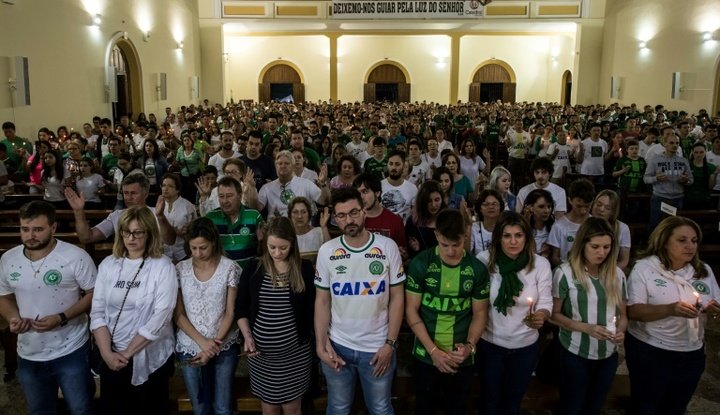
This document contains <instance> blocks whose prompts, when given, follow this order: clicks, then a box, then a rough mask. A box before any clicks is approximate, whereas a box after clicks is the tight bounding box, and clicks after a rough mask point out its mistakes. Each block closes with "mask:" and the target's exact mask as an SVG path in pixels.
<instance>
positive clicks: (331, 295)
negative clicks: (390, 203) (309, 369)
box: [315, 188, 405, 415]
mask: <svg viewBox="0 0 720 415" xmlns="http://www.w3.org/2000/svg"><path fill="white" fill-rule="evenodd" d="M332 206H333V209H334V214H335V220H336V221H337V224H338V226H339V227H340V230H341V231H342V233H343V234H342V236H339V237H337V238H335V239H332V240H330V241H328V242H326V243H324V244H323V245H322V246H321V247H320V250H319V251H318V256H317V271H316V277H315V286H316V287H317V293H316V301H315V336H316V348H317V355H318V357H319V358H320V360H321V361H322V370H323V373H324V375H325V380H326V383H327V388H328V413H333V414H349V413H350V410H351V409H352V405H353V400H354V398H355V383H356V380H357V377H360V384H361V385H362V388H363V394H364V396H365V406H366V407H367V408H368V410H369V412H370V413H371V414H383V415H388V414H389V415H392V414H393V413H394V412H393V407H392V405H391V403H390V391H391V386H392V380H393V374H394V372H395V368H396V365H397V361H396V356H395V350H396V349H397V338H398V332H399V330H400V324H401V322H402V318H403V312H404V293H403V288H404V287H403V283H404V281H405V272H404V270H403V267H402V260H401V259H400V252H399V250H398V247H397V245H396V244H395V242H394V241H393V240H392V239H390V238H387V237H385V236H382V235H378V234H373V233H370V232H369V231H368V230H367V229H365V226H364V222H365V212H364V211H363V201H362V197H361V196H360V193H359V192H358V190H357V189H354V188H345V189H339V190H336V191H335V192H334V193H333V199H332Z"/></svg>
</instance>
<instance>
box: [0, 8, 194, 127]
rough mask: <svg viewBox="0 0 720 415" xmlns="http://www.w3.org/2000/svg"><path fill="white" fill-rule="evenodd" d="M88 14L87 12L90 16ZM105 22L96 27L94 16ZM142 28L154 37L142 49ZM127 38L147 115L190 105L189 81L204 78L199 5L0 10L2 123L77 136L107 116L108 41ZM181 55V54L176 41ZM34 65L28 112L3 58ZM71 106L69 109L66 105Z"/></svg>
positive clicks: (0, 106) (31, 72) (30, 69)
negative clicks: (161, 78) (62, 129)
mask: <svg viewBox="0 0 720 415" xmlns="http://www.w3.org/2000/svg"><path fill="white" fill-rule="evenodd" d="M89 10H90V11H89ZM94 13H100V14H101V15H102V23H101V25H100V27H99V28H96V27H92V26H91V24H92V15H93V14H94ZM140 26H145V27H146V28H147V29H149V30H150V32H151V35H150V39H149V42H144V41H143V39H142V32H141V30H140ZM121 31H126V32H127V33H128V39H129V40H130V41H131V42H132V43H133V44H134V45H135V48H136V50H137V52H138V54H139V57H140V61H141V62H142V84H143V95H144V110H145V112H156V113H157V112H163V109H164V108H165V107H166V106H171V107H176V106H179V105H182V104H187V103H188V102H190V81H189V78H190V76H193V75H201V73H200V70H201V67H200V54H199V33H198V19H197V3H196V2H195V1H194V0H181V1H173V0H152V1H151V0H130V1H110V0H104V1H103V0H82V1H81V0H34V1H17V2H16V3H15V4H14V5H8V4H4V3H0V56H1V57H4V59H0V67H1V68H0V76H2V87H1V88H0V120H2V121H6V120H12V121H14V122H15V124H16V125H17V129H18V133H19V134H20V135H22V136H25V137H31V138H34V137H35V136H36V133H37V130H38V129H39V128H40V127H45V126H47V127H49V128H51V129H55V128H57V127H58V126H59V125H61V124H64V125H67V126H68V127H74V128H75V129H79V128H80V127H82V123H84V122H90V121H91V118H92V116H93V115H100V116H103V117H104V116H108V117H109V116H110V115H111V112H110V107H109V104H107V103H106V102H105V101H106V100H105V92H104V84H105V72H104V68H105V56H106V51H107V49H108V45H109V43H110V39H111V38H112V37H113V35H114V34H116V33H117V32H121ZM175 38H177V39H178V40H182V41H183V42H184V49H183V50H182V51H176V50H175V45H176V40H175ZM11 56H26V57H28V58H29V71H30V76H29V78H30V93H31V105H30V106H24V107H16V108H12V106H11V100H10V97H9V95H10V93H9V92H8V89H7V88H6V87H5V82H6V80H7V75H8V70H7V67H6V62H7V61H8V59H7V58H6V57H11ZM159 72H165V73H167V82H168V99H167V101H162V102H160V101H158V99H157V95H156V93H155V85H156V80H155V79H156V74H157V73H159ZM68 102H69V103H71V104H72V105H68Z"/></svg>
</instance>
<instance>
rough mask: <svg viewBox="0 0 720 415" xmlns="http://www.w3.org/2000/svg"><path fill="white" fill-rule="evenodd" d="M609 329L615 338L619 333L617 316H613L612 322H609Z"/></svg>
mask: <svg viewBox="0 0 720 415" xmlns="http://www.w3.org/2000/svg"><path fill="white" fill-rule="evenodd" d="M607 329H608V331H610V332H611V333H612V335H613V336H614V335H615V334H616V333H617V316H613V318H612V321H608V323H607Z"/></svg>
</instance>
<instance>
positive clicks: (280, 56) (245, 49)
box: [225, 34, 330, 101]
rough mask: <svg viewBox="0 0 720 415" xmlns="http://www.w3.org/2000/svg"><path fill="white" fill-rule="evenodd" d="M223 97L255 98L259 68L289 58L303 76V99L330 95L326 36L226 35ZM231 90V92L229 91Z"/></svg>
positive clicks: (328, 53)
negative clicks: (226, 57)
mask: <svg viewBox="0 0 720 415" xmlns="http://www.w3.org/2000/svg"><path fill="white" fill-rule="evenodd" d="M225 52H226V53H227V54H228V62H227V63H226V64H225V74H226V75H225V78H226V83H225V100H226V101H229V100H230V97H231V96H232V98H233V99H234V100H235V101H237V100H241V99H252V100H255V101H257V100H258V83H259V76H260V72H261V71H262V69H263V68H264V67H265V66H267V65H268V64H270V63H272V62H273V61H276V60H283V61H289V62H291V63H292V64H294V65H295V66H297V67H298V68H299V69H300V72H302V73H301V77H303V78H304V79H305V100H306V101H317V100H328V99H329V97H330V83H329V81H328V80H329V79H330V66H329V65H330V64H329V62H330V60H329V58H330V41H329V39H328V38H327V37H326V36H242V35H232V34H226V35H225ZM231 91H232V94H231Z"/></svg>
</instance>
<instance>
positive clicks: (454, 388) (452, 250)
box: [405, 209, 490, 415]
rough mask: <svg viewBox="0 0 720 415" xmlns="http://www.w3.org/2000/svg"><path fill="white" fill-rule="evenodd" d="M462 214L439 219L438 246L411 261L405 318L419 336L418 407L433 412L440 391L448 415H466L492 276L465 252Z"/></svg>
mask: <svg viewBox="0 0 720 415" xmlns="http://www.w3.org/2000/svg"><path fill="white" fill-rule="evenodd" d="M464 224H465V221H464V219H463V216H462V214H461V213H460V212H459V211H457V210H454V209H447V210H444V211H442V212H440V214H439V215H438V217H437V220H436V224H435V236H436V238H437V241H438V245H437V246H436V247H433V248H430V249H428V250H425V251H423V252H421V253H420V254H418V256H416V257H415V259H413V260H412V262H411V263H410V267H409V270H408V273H407V282H406V286H405V292H406V296H405V314H406V317H407V321H408V324H409V325H410V328H411V329H412V331H413V333H414V334H415V343H414V345H413V352H412V353H413V356H414V357H415V359H416V361H415V363H416V364H415V367H416V373H415V382H416V398H415V399H416V400H415V402H416V409H415V413H416V414H418V415H422V414H428V415H429V414H432V413H434V408H433V404H434V403H435V402H437V401H438V400H439V399H437V391H438V390H442V391H443V395H444V408H443V409H444V413H446V414H450V415H452V414H464V413H465V403H466V402H467V398H468V394H469V392H470V386H471V385H472V378H473V360H474V356H475V345H476V344H477V342H478V340H479V339H480V335H481V334H482V332H483V330H484V329H485V323H486V321H487V315H488V297H489V293H490V277H489V274H488V271H487V268H485V265H483V263H482V262H480V260H478V259H477V258H475V257H473V256H472V255H469V254H468V253H467V252H465V248H464V247H465V242H466V239H467V238H468V237H469V232H468V229H467V227H465V225H464Z"/></svg>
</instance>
